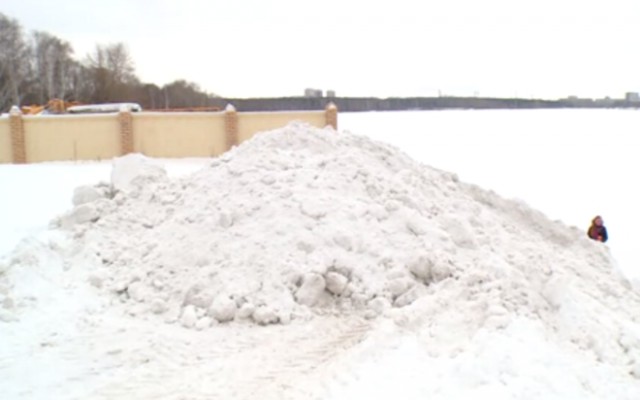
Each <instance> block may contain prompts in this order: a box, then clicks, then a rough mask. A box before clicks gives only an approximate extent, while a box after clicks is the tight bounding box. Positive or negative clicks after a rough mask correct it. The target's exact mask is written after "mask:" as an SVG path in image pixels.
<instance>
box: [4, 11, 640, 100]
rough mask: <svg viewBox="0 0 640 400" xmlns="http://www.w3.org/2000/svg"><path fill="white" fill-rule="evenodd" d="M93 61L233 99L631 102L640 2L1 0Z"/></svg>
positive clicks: (26, 23) (639, 84)
mask: <svg viewBox="0 0 640 400" xmlns="http://www.w3.org/2000/svg"><path fill="white" fill-rule="evenodd" d="M0 12H2V13H4V14H6V15H8V16H10V17H12V18H15V19H17V20H18V21H19V22H20V23H21V25H22V26H23V28H24V29H25V30H26V31H32V30H44V31H47V32H49V33H52V34H55V35H57V36H59V37H61V38H62V39H65V40H67V41H69V42H70V43H71V44H72V45H73V47H74V49H75V51H76V57H77V58H79V59H82V58H84V57H85V55H86V54H87V53H88V52H90V51H91V49H92V48H94V47H95V45H96V44H97V43H101V44H107V43H113V42H124V43H125V44H126V45H127V46H128V48H129V50H130V52H131V55H132V56H133V59H134V62H135V67H136V72H137V74H138V76H139V77H140V79H142V80H143V81H145V82H153V83H156V84H158V85H162V84H165V83H168V82H170V81H172V80H175V79H180V78H184V79H187V80H189V81H193V82H196V83H198V84H199V85H200V86H201V87H202V88H203V89H205V90H207V91H209V92H212V93H216V94H219V95H221V96H225V97H252V96H259V97H265V96H291V95H301V94H303V91H304V89H305V88H308V87H311V88H318V89H322V90H335V91H336V94H337V95H339V96H378V97H388V96H431V95H438V93H441V94H443V95H445V94H453V95H469V96H472V95H478V96H515V95H517V96H520V97H543V98H558V97H565V96H568V95H578V96H584V97H604V96H611V97H622V96H623V95H624V93H625V92H627V91H640V50H639V47H638V38H639V37H640V0H604V1H599V0H598V1H595V0H527V1H521V0H421V1H420V0H415V1H412V0H388V1H376V0H370V1H353V0H351V1H350V0H324V1H304V0H228V1H218V0H209V1H207V0H108V1H103V0H91V1H88V0H56V1H51V0H41V1H38V0H19V1H10V0H0Z"/></svg>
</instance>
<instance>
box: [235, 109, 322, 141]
mask: <svg viewBox="0 0 640 400" xmlns="http://www.w3.org/2000/svg"><path fill="white" fill-rule="evenodd" d="M292 121H304V122H306V123H308V124H311V125H313V126H316V127H319V128H324V127H325V126H326V119H325V112H324V111H291V112H278V113H270V112H243V113H239V118H238V142H243V141H245V140H247V139H250V138H251V137H252V136H253V135H255V134H256V133H258V132H263V131H268V130H271V129H276V128H281V127H283V126H285V125H287V124H288V123H289V122H292Z"/></svg>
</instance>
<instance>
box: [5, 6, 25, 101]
mask: <svg viewBox="0 0 640 400" xmlns="http://www.w3.org/2000/svg"><path fill="white" fill-rule="evenodd" d="M28 79H29V46H28V44H27V43H26V42H25V40H24V37H23V35H22V27H21V26H20V24H18V22H17V21H16V20H14V19H12V18H9V17H7V16H5V15H4V14H1V13H0V109H6V108H8V107H9V106H11V105H20V104H21V102H22V99H23V98H24V96H25V95H26V86H27V84H28Z"/></svg>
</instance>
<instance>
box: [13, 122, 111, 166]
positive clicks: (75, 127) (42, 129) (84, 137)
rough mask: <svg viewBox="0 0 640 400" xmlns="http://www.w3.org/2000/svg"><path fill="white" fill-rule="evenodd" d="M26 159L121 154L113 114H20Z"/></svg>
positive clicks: (105, 157)
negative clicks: (21, 115)
mask: <svg viewBox="0 0 640 400" xmlns="http://www.w3.org/2000/svg"><path fill="white" fill-rule="evenodd" d="M22 121H23V126H24V137H25V152H26V161H27V162H29V163H33V162H41V161H61V160H103V159H110V158H113V157H117V156H119V155H120V153H121V144H120V137H119V135H118V132H119V126H118V119H117V116H116V115H82V116H79V115H78V116H76V115H63V116H23V117H22Z"/></svg>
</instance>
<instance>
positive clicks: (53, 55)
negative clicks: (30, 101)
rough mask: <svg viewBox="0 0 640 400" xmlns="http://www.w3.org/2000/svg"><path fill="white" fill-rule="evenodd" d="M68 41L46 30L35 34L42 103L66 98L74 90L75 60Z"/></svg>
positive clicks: (37, 76)
mask: <svg viewBox="0 0 640 400" xmlns="http://www.w3.org/2000/svg"><path fill="white" fill-rule="evenodd" d="M72 54H73V50H72V48H71V45H70V44H69V43H68V42H65V41H63V40H60V39H59V38H57V37H55V36H53V35H50V34H48V33H46V32H34V34H33V60H34V73H35V81H36V82H37V86H38V97H39V101H40V103H45V102H47V101H48V100H50V99H52V98H59V99H63V100H64V99H65V98H66V97H68V95H69V94H70V92H71V91H72V83H73V73H74V72H75V71H74V63H75V62H74V60H73V59H72Z"/></svg>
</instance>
